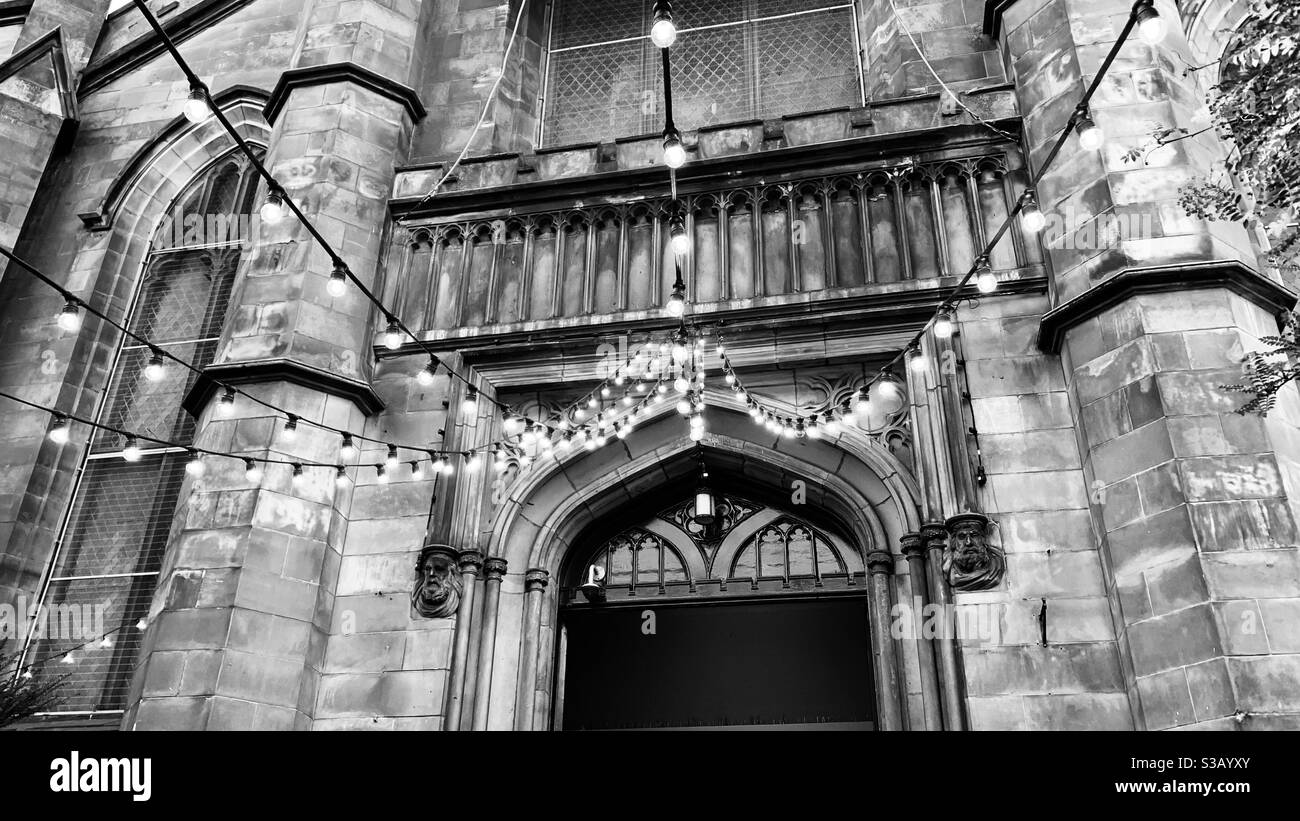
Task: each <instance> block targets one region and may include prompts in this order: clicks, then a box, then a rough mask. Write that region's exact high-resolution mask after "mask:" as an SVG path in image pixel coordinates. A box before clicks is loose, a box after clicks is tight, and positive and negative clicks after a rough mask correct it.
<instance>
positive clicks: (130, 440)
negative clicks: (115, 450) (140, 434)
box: [122, 436, 140, 462]
mask: <svg viewBox="0 0 1300 821" xmlns="http://www.w3.org/2000/svg"><path fill="white" fill-rule="evenodd" d="M122 458H123V459H125V460H126V461H128V462H138V461H140V444H139V443H138V442H136V441H135V437H134V436H128V437H126V447H124V448H122Z"/></svg>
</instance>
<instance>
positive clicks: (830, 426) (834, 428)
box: [822, 416, 840, 436]
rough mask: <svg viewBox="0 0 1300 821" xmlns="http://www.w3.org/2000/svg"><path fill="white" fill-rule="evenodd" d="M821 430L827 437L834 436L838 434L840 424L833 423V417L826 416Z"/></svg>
mask: <svg viewBox="0 0 1300 821" xmlns="http://www.w3.org/2000/svg"><path fill="white" fill-rule="evenodd" d="M822 429H823V430H825V431H826V435H827V436H834V435H835V434H837V433H839V432H840V423H839V422H836V421H835V417H833V416H828V417H826V424H824V425H822Z"/></svg>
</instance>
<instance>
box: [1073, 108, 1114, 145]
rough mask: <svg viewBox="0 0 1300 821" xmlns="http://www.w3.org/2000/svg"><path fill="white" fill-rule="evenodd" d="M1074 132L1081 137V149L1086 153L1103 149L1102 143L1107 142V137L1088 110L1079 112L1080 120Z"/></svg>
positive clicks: (1075, 125) (1076, 123)
mask: <svg viewBox="0 0 1300 821" xmlns="http://www.w3.org/2000/svg"><path fill="white" fill-rule="evenodd" d="M1074 130H1075V133H1077V134H1078V135H1079V147H1080V148H1082V149H1084V150H1085V151H1096V150H1097V149H1099V148H1101V145H1102V143H1104V142H1106V135H1105V134H1103V133H1102V131H1101V129H1100V128H1099V127H1098V126H1097V123H1096V122H1094V121H1093V119H1092V116H1091V115H1090V114H1089V113H1088V111H1087V109H1083V110H1081V111H1080V112H1079V118H1078V119H1077V120H1076V121H1075V124H1074Z"/></svg>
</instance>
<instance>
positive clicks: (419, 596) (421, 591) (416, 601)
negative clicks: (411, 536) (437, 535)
mask: <svg viewBox="0 0 1300 821" xmlns="http://www.w3.org/2000/svg"><path fill="white" fill-rule="evenodd" d="M415 574H416V580H415V589H414V590H413V591H411V606H412V607H414V608H415V612H417V613H419V614H420V615H421V616H424V617H425V618H427V619H445V618H447V617H449V616H454V615H456V608H457V607H458V606H459V605H460V589H461V585H460V573H458V572H457V570H456V551H454V550H452V549H451V548H450V547H447V546H446V545H436V544H435V545H426V546H425V547H424V549H422V550H421V551H420V558H419V559H418V560H417V561H416V563H415Z"/></svg>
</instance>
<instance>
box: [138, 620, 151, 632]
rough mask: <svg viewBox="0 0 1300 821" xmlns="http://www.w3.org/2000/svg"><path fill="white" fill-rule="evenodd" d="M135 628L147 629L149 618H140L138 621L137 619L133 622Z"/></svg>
mask: <svg viewBox="0 0 1300 821" xmlns="http://www.w3.org/2000/svg"><path fill="white" fill-rule="evenodd" d="M135 629H136V630H147V629H149V620H148V619H140V620H139V621H137V622H136V623H135Z"/></svg>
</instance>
